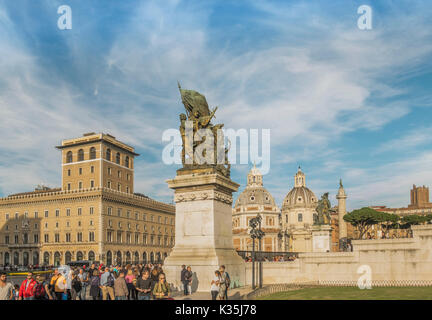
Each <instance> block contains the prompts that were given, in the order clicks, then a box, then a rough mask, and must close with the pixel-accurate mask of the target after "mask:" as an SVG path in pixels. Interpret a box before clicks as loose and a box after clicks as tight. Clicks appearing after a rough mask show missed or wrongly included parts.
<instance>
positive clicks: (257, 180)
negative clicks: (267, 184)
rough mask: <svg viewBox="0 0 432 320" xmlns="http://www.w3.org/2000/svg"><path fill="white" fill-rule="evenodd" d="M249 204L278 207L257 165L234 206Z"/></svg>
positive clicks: (250, 173) (249, 175)
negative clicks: (265, 185) (264, 183)
mask: <svg viewBox="0 0 432 320" xmlns="http://www.w3.org/2000/svg"><path fill="white" fill-rule="evenodd" d="M247 205H266V206H272V207H276V202H275V200H274V198H273V196H272V195H271V194H270V192H268V191H267V189H266V188H264V187H263V181H262V174H261V172H260V171H259V170H258V169H257V168H256V167H255V165H254V167H253V168H252V170H251V171H250V172H249V174H248V177H247V185H246V188H245V189H244V190H243V192H242V193H241V194H240V195H239V197H238V198H237V200H236V202H235V205H234V208H237V207H240V206H247Z"/></svg>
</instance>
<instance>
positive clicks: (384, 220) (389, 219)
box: [377, 211, 399, 233]
mask: <svg viewBox="0 0 432 320" xmlns="http://www.w3.org/2000/svg"><path fill="white" fill-rule="evenodd" d="M377 213H378V222H379V223H381V225H382V226H383V227H384V229H385V232H386V233H387V232H388V230H389V229H391V228H394V227H395V225H396V224H397V222H398V221H399V216H398V215H396V214H393V213H387V212H378V211H377Z"/></svg>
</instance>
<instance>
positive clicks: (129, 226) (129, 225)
mask: <svg viewBox="0 0 432 320" xmlns="http://www.w3.org/2000/svg"><path fill="white" fill-rule="evenodd" d="M127 226H128V229H129V230H130V228H131V224H130V222H129V223H128V224H127Z"/></svg>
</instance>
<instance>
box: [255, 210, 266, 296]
mask: <svg viewBox="0 0 432 320" xmlns="http://www.w3.org/2000/svg"><path fill="white" fill-rule="evenodd" d="M256 218H257V220H258V230H257V231H256V233H257V235H256V237H257V238H258V251H259V252H262V247H261V239H262V238H263V237H264V236H265V233H264V231H262V230H261V220H262V218H261V216H260V214H259V213H258V215H257V217H256ZM258 268H259V273H258V274H259V288H260V289H261V288H262V285H263V281H262V278H263V270H262V258H261V259H260V260H259V262H258Z"/></svg>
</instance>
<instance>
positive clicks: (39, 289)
mask: <svg viewBox="0 0 432 320" xmlns="http://www.w3.org/2000/svg"><path fill="white" fill-rule="evenodd" d="M45 293H46V292H45V288H44V285H43V283H38V284H37V285H36V287H35V291H34V297H35V298H36V299H43V298H45Z"/></svg>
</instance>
